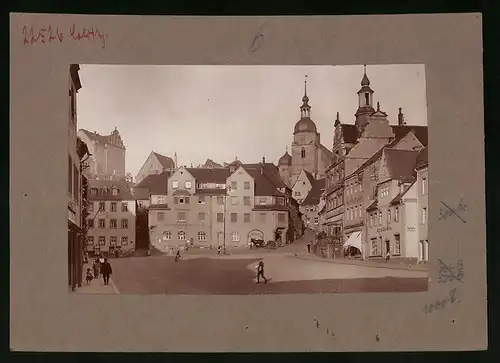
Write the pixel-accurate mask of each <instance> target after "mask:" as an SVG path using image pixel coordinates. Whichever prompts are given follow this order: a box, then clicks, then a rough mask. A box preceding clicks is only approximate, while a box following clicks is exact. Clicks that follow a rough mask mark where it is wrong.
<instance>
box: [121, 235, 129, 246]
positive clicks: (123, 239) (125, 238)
mask: <svg viewBox="0 0 500 363" xmlns="http://www.w3.org/2000/svg"><path fill="white" fill-rule="evenodd" d="M126 245H128V237H126V236H123V237H122V246H126Z"/></svg>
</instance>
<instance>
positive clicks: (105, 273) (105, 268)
mask: <svg viewBox="0 0 500 363" xmlns="http://www.w3.org/2000/svg"><path fill="white" fill-rule="evenodd" d="M101 273H102V278H103V280H104V285H109V276H110V275H111V274H112V273H113V269H112V268H111V264H110V263H109V262H108V259H107V258H105V259H104V262H103V263H102V265H101Z"/></svg>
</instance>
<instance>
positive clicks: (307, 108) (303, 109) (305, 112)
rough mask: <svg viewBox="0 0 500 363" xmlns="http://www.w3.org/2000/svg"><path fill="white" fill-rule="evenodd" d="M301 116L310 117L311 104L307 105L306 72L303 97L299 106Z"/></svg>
mask: <svg viewBox="0 0 500 363" xmlns="http://www.w3.org/2000/svg"><path fill="white" fill-rule="evenodd" d="M300 116H301V118H307V117H311V106H309V97H307V74H306V75H305V76H304V97H302V106H300Z"/></svg>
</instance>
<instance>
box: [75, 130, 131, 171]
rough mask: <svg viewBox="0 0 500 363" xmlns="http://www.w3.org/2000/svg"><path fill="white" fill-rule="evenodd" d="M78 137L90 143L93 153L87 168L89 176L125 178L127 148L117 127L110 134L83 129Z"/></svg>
mask: <svg viewBox="0 0 500 363" xmlns="http://www.w3.org/2000/svg"><path fill="white" fill-rule="evenodd" d="M78 137H80V138H81V139H82V141H83V142H85V143H86V144H87V145H88V148H89V151H90V154H91V156H90V158H89V160H88V161H87V163H88V165H89V167H88V168H87V169H86V170H85V176H86V177H87V178H89V179H105V180H106V179H107V180H125V178H126V173H125V154H126V148H125V145H124V144H123V141H122V138H121V136H120V133H119V132H118V130H117V129H116V128H115V129H114V130H113V132H112V133H111V134H109V135H100V134H98V133H97V132H96V131H94V132H91V131H88V130H84V129H81V130H79V131H78Z"/></svg>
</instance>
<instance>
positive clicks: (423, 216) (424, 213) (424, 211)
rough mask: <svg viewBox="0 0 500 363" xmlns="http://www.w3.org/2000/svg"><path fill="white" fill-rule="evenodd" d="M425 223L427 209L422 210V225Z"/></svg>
mask: <svg viewBox="0 0 500 363" xmlns="http://www.w3.org/2000/svg"><path fill="white" fill-rule="evenodd" d="M426 223H427V208H426V207H424V208H422V224H426Z"/></svg>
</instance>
